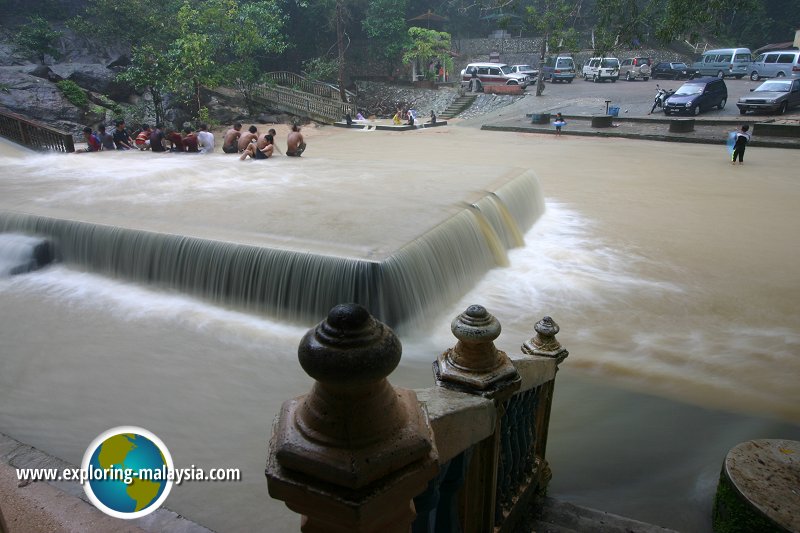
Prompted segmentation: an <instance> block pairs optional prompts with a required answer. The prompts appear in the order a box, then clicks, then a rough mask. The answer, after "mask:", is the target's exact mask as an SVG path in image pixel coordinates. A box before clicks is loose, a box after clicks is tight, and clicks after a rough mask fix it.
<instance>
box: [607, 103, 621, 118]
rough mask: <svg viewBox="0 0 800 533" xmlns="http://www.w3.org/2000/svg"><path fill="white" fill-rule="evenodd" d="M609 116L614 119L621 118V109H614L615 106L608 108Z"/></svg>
mask: <svg viewBox="0 0 800 533" xmlns="http://www.w3.org/2000/svg"><path fill="white" fill-rule="evenodd" d="M608 114H609V115H611V116H612V117H618V116H619V107H614V106H611V107H609V108H608Z"/></svg>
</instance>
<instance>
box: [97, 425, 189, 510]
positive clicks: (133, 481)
mask: <svg viewBox="0 0 800 533" xmlns="http://www.w3.org/2000/svg"><path fill="white" fill-rule="evenodd" d="M81 466H82V467H83V470H84V472H85V473H86V476H87V480H86V482H85V483H84V485H83V488H84V491H85V492H86V496H87V497H88V498H89V500H90V501H91V502H92V503H93V504H94V505H95V507H97V508H98V509H100V510H101V511H103V512H104V513H106V514H108V515H111V516H113V517H116V518H125V519H131V518H139V517H141V516H145V515H148V514H150V513H152V512H153V511H155V510H156V509H158V508H159V507H160V506H161V504H162V503H163V502H164V500H166V499H167V496H168V495H169V491H170V490H171V489H172V478H171V473H172V470H173V468H174V465H173V463H172V456H171V455H170V453H169V450H167V447H166V446H164V443H163V442H161V439H159V438H158V437H156V436H155V435H154V434H153V433H151V432H149V431H147V430H146V429H143V428H140V427H134V426H119V427H116V428H112V429H109V430H108V431H105V432H103V433H102V434H100V435H99V436H98V437H97V438H96V439H94V440H93V441H92V443H91V444H90V445H89V447H88V448H87V449H86V453H85V454H84V456H83V463H82V464H81Z"/></svg>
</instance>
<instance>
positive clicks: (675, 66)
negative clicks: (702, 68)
mask: <svg viewBox="0 0 800 533" xmlns="http://www.w3.org/2000/svg"><path fill="white" fill-rule="evenodd" d="M696 76H697V71H696V70H695V69H693V68H691V67H689V66H687V65H686V63H678V62H674V63H670V62H668V61H662V62H661V63H656V66H654V67H653V68H652V69H651V70H650V77H651V78H653V79H654V80H655V79H658V78H664V79H670V80H690V79H692V78H694V77H696Z"/></svg>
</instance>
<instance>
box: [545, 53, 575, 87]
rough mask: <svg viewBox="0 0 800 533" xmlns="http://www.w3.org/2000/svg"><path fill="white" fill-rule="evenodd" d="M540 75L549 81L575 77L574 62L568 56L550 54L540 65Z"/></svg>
mask: <svg viewBox="0 0 800 533" xmlns="http://www.w3.org/2000/svg"><path fill="white" fill-rule="evenodd" d="M541 69H542V77H543V78H544V79H545V80H550V82H551V83H555V82H557V81H559V82H560V81H565V82H567V83H572V80H574V79H575V62H574V61H573V60H572V58H571V57H569V56H550V57H548V58H547V60H546V61H545V62H544V64H543V65H542V66H541Z"/></svg>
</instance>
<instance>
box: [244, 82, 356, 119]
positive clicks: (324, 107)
mask: <svg viewBox="0 0 800 533" xmlns="http://www.w3.org/2000/svg"><path fill="white" fill-rule="evenodd" d="M252 98H253V100H256V101H261V102H263V103H265V104H266V105H270V106H272V107H278V108H280V110H281V111H286V112H288V113H293V114H295V115H300V116H306V117H309V118H311V119H313V120H317V121H319V122H327V123H333V122H336V121H338V120H342V119H343V118H344V116H345V115H346V114H350V116H355V114H356V106H355V104H351V103H347V102H341V101H338V100H333V99H331V98H326V97H323V96H318V95H315V94H310V93H306V92H302V91H295V90H293V89H287V88H284V87H277V86H272V87H270V86H267V85H259V86H257V87H255V88H253V90H252Z"/></svg>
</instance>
